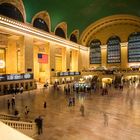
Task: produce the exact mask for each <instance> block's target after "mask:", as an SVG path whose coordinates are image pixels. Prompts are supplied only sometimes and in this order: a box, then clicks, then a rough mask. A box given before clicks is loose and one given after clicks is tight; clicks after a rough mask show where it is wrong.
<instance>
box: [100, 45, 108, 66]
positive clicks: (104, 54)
mask: <svg viewBox="0 0 140 140" xmlns="http://www.w3.org/2000/svg"><path fill="white" fill-rule="evenodd" d="M101 66H105V67H106V66H107V45H101Z"/></svg>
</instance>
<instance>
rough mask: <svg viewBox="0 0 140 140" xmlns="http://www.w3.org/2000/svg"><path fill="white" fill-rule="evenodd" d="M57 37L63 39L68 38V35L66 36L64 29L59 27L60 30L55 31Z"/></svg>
mask: <svg viewBox="0 0 140 140" xmlns="http://www.w3.org/2000/svg"><path fill="white" fill-rule="evenodd" d="M55 35H57V36H60V37H63V38H66V35H65V33H64V31H63V29H62V28H60V27H58V28H57V29H56V30H55Z"/></svg>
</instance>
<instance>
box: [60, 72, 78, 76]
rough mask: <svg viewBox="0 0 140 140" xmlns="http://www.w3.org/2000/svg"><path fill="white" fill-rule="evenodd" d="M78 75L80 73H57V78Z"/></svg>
mask: <svg viewBox="0 0 140 140" xmlns="http://www.w3.org/2000/svg"><path fill="white" fill-rule="evenodd" d="M80 74H81V73H80V72H59V73H58V76H75V75H80Z"/></svg>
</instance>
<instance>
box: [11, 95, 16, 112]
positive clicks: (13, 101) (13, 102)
mask: <svg viewBox="0 0 140 140" xmlns="http://www.w3.org/2000/svg"><path fill="white" fill-rule="evenodd" d="M11 102H12V109H13V108H14V107H15V96H14V95H13V97H12V100H11Z"/></svg>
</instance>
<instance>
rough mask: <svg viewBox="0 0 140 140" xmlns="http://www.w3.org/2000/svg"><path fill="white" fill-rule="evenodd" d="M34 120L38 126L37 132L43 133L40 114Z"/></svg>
mask: <svg viewBox="0 0 140 140" xmlns="http://www.w3.org/2000/svg"><path fill="white" fill-rule="evenodd" d="M35 122H36V125H37V128H38V134H39V135H40V134H42V133H43V129H42V126H43V119H42V117H41V116H39V117H38V118H36V119H35Z"/></svg>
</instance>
